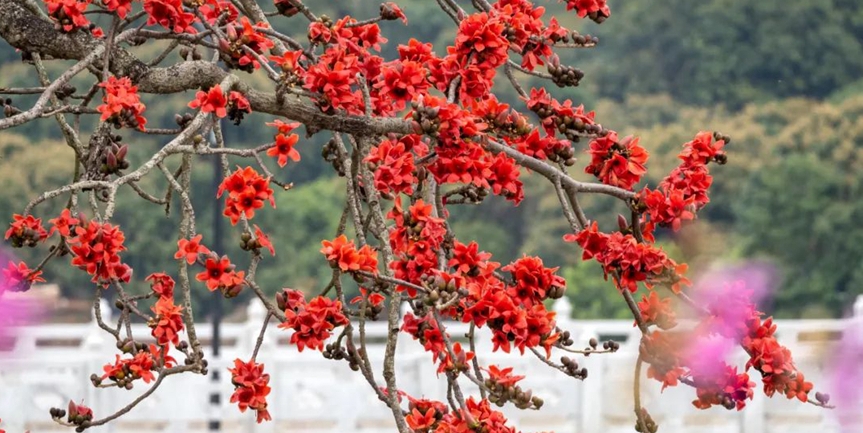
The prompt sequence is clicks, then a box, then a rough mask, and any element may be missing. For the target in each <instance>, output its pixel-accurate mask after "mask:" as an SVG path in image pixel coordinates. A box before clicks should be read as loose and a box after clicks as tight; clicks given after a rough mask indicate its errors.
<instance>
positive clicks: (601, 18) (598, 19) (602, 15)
mask: <svg viewBox="0 0 863 433" xmlns="http://www.w3.org/2000/svg"><path fill="white" fill-rule="evenodd" d="M587 17H588V18H590V19H591V20H593V22H595V23H597V24H602V23H603V22H605V20H607V19H608V13H606V12H603V11H602V10H598V11H593V12H589V13H588V14H587Z"/></svg>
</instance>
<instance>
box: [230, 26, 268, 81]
mask: <svg viewBox="0 0 863 433" xmlns="http://www.w3.org/2000/svg"><path fill="white" fill-rule="evenodd" d="M268 28H269V26H268V25H267V24H266V23H257V24H255V25H252V22H251V21H249V19H248V18H246V17H242V18H240V22H239V24H236V23H231V24H228V25H227V26H226V27H225V34H226V36H227V37H228V39H220V40H219V50H220V54H221V58H222V61H224V62H225V64H226V65H228V67H230V68H234V69H239V70H242V71H246V72H254V71H255V70H256V69H259V68H260V67H261V63H260V62H259V61H258V57H260V56H262V55H263V54H264V51H265V50H269V49H270V48H273V46H274V45H275V44H274V43H273V41H271V40H270V39H269V38H267V37H266V36H264V35H263V34H262V33H261V30H266V29H268ZM261 58H263V57H261Z"/></svg>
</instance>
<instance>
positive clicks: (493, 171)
mask: <svg viewBox="0 0 863 433" xmlns="http://www.w3.org/2000/svg"><path fill="white" fill-rule="evenodd" d="M488 171H489V172H490V174H489V179H488V181H489V184H490V185H491V191H492V192H493V193H495V194H496V195H500V196H502V197H506V199H507V200H511V201H513V202H514V203H515V204H516V205H518V204H519V203H521V201H522V200H523V199H524V188H523V184H522V182H521V180H519V176H521V170H519V167H518V164H516V163H515V160H514V159H512V158H510V157H508V156H506V155H504V154H503V153H502V152H501V153H498V154H497V155H495V156H494V158H493V159H492V160H491V163H490V164H489V167H488Z"/></svg>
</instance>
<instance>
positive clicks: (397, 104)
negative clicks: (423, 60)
mask: <svg viewBox="0 0 863 433" xmlns="http://www.w3.org/2000/svg"><path fill="white" fill-rule="evenodd" d="M426 75H428V70H426V69H425V68H424V67H423V66H422V64H420V63H419V62H415V61H410V60H397V61H394V62H390V63H388V64H386V65H384V68H383V77H382V79H381V80H380V81H378V82H377V83H375V85H374V87H375V88H376V89H378V91H379V92H380V97H382V98H385V99H386V100H387V102H388V103H390V104H393V107H392V108H393V109H394V110H396V111H401V110H403V109H404V108H405V105H406V102H408V101H411V100H413V99H414V98H416V97H417V96H419V95H421V94H424V93H426V92H427V91H428V88H429V86H430V83H429V82H428V80H426Z"/></svg>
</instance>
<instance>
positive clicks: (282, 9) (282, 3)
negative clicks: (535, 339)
mask: <svg viewBox="0 0 863 433" xmlns="http://www.w3.org/2000/svg"><path fill="white" fill-rule="evenodd" d="M275 4H276V10H278V11H279V13H280V14H282V15H284V16H286V17H292V16H294V15H296V14H298V13H299V12H300V10H299V8H297V7H296V6H295V5H294V2H292V1H291V0H276V1H275Z"/></svg>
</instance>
